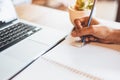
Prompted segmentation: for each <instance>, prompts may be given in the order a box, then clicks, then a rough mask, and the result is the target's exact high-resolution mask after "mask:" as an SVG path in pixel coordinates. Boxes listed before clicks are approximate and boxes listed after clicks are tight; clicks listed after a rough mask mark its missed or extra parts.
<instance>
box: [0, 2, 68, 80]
mask: <svg viewBox="0 0 120 80" xmlns="http://www.w3.org/2000/svg"><path fill="white" fill-rule="evenodd" d="M65 36H66V35H65V34H64V33H62V32H59V31H57V30H55V29H52V28H49V27H45V26H40V25H37V24H33V23H30V22H27V21H24V20H20V19H18V18H17V15H16V12H15V9H14V7H13V4H12V2H11V0H0V80H7V79H12V78H13V77H14V76H15V75H17V74H18V73H19V72H20V71H22V70H23V69H25V68H26V67H27V66H28V65H29V64H31V63H32V62H33V61H34V60H35V59H37V58H38V57H39V56H41V55H43V54H45V53H46V52H47V51H49V50H50V49H51V48H53V47H54V46H55V45H56V44H57V43H59V41H61V40H62V39H64V37H65Z"/></svg>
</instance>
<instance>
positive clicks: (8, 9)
mask: <svg viewBox="0 0 120 80" xmlns="http://www.w3.org/2000/svg"><path fill="white" fill-rule="evenodd" d="M16 18H17V15H16V12H15V9H14V6H13V4H12V2H11V0H0V26H1V25H2V24H6V23H8V22H10V21H12V20H14V19H16Z"/></svg>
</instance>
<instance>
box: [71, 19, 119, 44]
mask: <svg viewBox="0 0 120 80" xmlns="http://www.w3.org/2000/svg"><path fill="white" fill-rule="evenodd" d="M87 22H88V17H83V18H80V19H76V20H74V25H75V27H74V29H73V31H72V32H71V35H72V36H73V37H80V38H81V37H82V36H86V42H100V43H106V44H120V29H113V28H110V27H108V26H105V25H102V24H101V23H100V22H99V21H98V20H97V19H92V21H91V24H90V27H87V26H86V25H87Z"/></svg>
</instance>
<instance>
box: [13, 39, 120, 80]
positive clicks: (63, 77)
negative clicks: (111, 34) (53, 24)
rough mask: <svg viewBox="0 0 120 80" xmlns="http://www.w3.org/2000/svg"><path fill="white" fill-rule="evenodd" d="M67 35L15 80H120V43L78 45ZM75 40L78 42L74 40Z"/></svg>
mask: <svg viewBox="0 0 120 80" xmlns="http://www.w3.org/2000/svg"><path fill="white" fill-rule="evenodd" d="M68 40H69V38H67V39H66V40H65V41H63V42H62V43H61V44H59V45H58V46H56V47H55V48H54V49H52V50H51V51H49V52H48V53H47V54H45V55H43V56H42V57H40V58H39V59H38V60H36V61H35V62H34V63H33V64H31V65H30V66H29V67H28V68H27V69H25V70H24V71H23V72H21V73H20V74H19V75H17V76H16V77H15V78H14V79H13V80H33V79H34V80H40V79H42V80H120V76H119V74H120V51H119V50H120V45H105V44H95V43H91V44H87V45H86V46H84V47H78V46H74V45H72V44H75V45H76V44H77V45H78V43H75V42H74V40H71V39H70V40H71V41H68ZM73 42H74V43H73Z"/></svg>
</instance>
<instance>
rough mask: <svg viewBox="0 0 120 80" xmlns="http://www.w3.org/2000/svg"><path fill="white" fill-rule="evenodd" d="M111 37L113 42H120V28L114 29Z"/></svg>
mask: <svg viewBox="0 0 120 80" xmlns="http://www.w3.org/2000/svg"><path fill="white" fill-rule="evenodd" d="M111 38H112V41H113V43H115V44H120V29H113V31H112V33H111Z"/></svg>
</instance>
